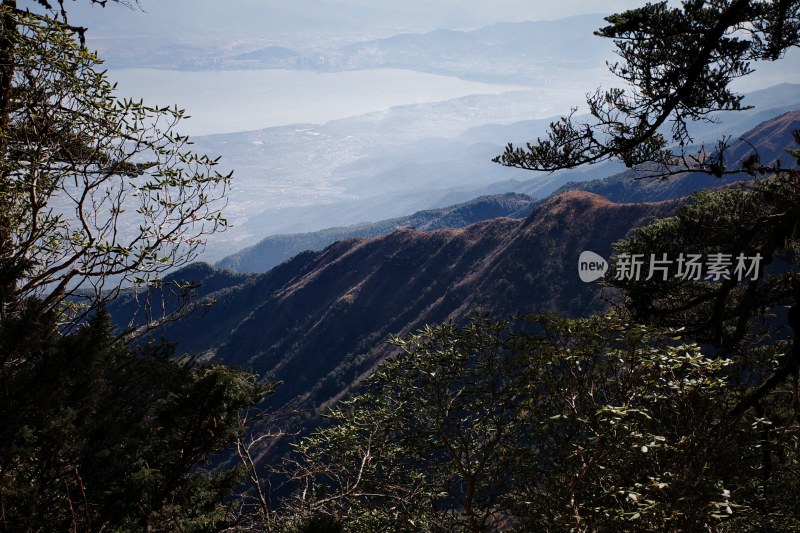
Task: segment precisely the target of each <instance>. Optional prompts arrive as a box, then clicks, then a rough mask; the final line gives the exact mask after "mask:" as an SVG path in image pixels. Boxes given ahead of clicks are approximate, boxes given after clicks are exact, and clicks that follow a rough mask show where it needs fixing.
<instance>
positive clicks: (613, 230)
mask: <svg viewBox="0 0 800 533" xmlns="http://www.w3.org/2000/svg"><path fill="white" fill-rule="evenodd" d="M677 204H678V203H677V202H672V201H671V202H663V203H658V204H614V203H611V202H609V201H607V200H605V199H603V198H601V197H599V196H597V195H594V194H590V193H586V192H580V191H572V192H568V193H565V194H561V195H558V196H555V197H553V198H551V199H549V200H547V201H546V202H544V203H543V204H542V205H540V206H539V207H537V208H536V209H535V210H534V212H533V213H532V214H531V215H530V216H529V217H528V218H527V219H524V220H519V219H510V218H500V219H496V220H491V221H486V222H480V223H477V224H474V225H471V226H468V227H466V228H459V229H445V230H438V231H432V232H426V231H421V230H415V229H410V228H404V229H400V230H398V231H395V232H393V233H391V234H389V235H386V236H382V237H374V238H364V239H350V240H345V241H340V242H337V243H335V244H333V245H331V246H329V247H328V248H326V249H325V250H323V251H320V252H306V253H302V254H300V255H298V256H296V257H294V258H293V259H291V260H289V261H287V262H285V263H283V264H281V265H279V266H278V267H276V268H274V269H272V270H271V271H269V272H268V273H266V274H263V275H260V276H253V277H249V278H247V281H245V282H244V283H242V284H239V285H235V286H232V287H228V288H225V289H222V290H218V291H216V292H213V293H212V294H211V295H210V296H211V297H212V298H214V299H215V300H216V305H215V306H214V307H213V308H212V309H211V310H210V311H209V312H208V313H207V314H206V315H204V316H203V317H200V318H195V319H190V320H186V321H183V322H179V323H175V324H172V325H171V326H169V327H168V328H167V329H166V330H165V331H163V333H164V335H165V336H166V337H167V338H169V339H171V340H175V341H177V342H178V343H179V349H181V350H186V351H188V352H192V353H209V354H214V355H215V356H216V357H217V358H219V359H221V360H223V361H225V362H228V363H234V364H240V365H243V366H246V367H251V368H253V369H255V370H256V371H258V372H260V373H265V374H272V375H274V377H276V378H278V379H281V380H283V381H284V383H285V384H284V386H282V387H281V388H280V389H279V390H278V392H277V394H276V395H275V396H274V397H273V398H272V401H273V402H274V403H275V404H284V403H287V402H291V401H296V402H299V404H300V405H302V406H303V407H304V408H305V409H306V410H308V411H310V412H313V411H314V410H317V409H319V407H320V406H322V405H325V404H327V403H328V402H330V401H331V400H333V399H336V398H338V397H340V396H341V395H342V394H344V393H346V392H347V391H348V389H349V388H350V387H352V386H353V384H354V383H357V381H358V380H359V378H360V377H361V376H363V375H364V374H365V373H367V372H369V371H370V370H371V369H372V368H373V367H374V366H375V365H376V364H377V363H378V362H379V361H381V360H382V359H383V358H384V357H386V356H387V355H389V354H390V353H391V347H390V346H388V345H387V344H386V342H385V341H386V339H387V338H388V337H389V336H391V335H402V334H404V333H407V332H410V331H413V330H415V329H417V328H419V327H421V326H422V325H424V324H426V323H432V322H441V321H445V320H462V319H464V318H465V317H466V316H468V315H469V314H470V313H474V312H486V313H489V314H491V315H494V316H499V317H502V316H506V315H508V314H511V313H517V312H523V313H524V312H534V311H539V310H544V309H550V310H554V311H558V312H561V313H566V314H569V315H584V314H586V313H588V312H591V311H595V310H598V309H600V308H602V307H604V305H605V303H604V301H603V300H602V298H600V294H599V287H598V286H597V285H589V284H583V283H582V282H581V281H580V280H579V278H578V275H577V261H578V256H579V255H580V253H581V251H583V250H586V249H589V250H593V251H595V252H598V253H600V254H601V255H604V256H608V255H609V254H610V246H611V243H612V242H614V241H616V240H617V239H619V238H621V237H623V236H624V235H626V234H627V233H628V232H629V231H630V230H631V229H632V228H634V227H637V226H640V225H643V224H646V223H648V222H649V221H650V220H651V219H652V218H653V217H658V216H667V215H669V214H670V213H672V212H673V211H674V210H675V208H676V206H677Z"/></svg>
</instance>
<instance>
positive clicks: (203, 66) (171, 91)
mask: <svg viewBox="0 0 800 533" xmlns="http://www.w3.org/2000/svg"><path fill="white" fill-rule="evenodd" d="M507 3H508V4H509V6H510V5H511V4H514V6H513V8H514V10H513V11H503V10H502V9H497V10H494V9H492V10H488V12H487V9H486V6H485V5H484V4H483V3H480V2H475V3H471V4H464V5H463V6H462V7H460V8H457V7H456V6H455V5H451V4H449V3H447V2H440V3H434V4H425V5H423V4H422V3H413V2H412V3H411V4H408V5H404V6H391V7H381V8H377V7H374V6H372V5H369V6H367V5H365V4H363V3H360V2H356V1H352V2H342V3H333V2H330V3H329V2H320V3H318V4H315V6H314V9H310V6H305V4H303V3H302V2H301V3H299V4H297V5H295V4H293V5H292V6H285V5H280V6H278V5H271V4H272V3H259V6H258V7H256V5H255V4H254V3H252V2H246V1H244V0H241V1H238V2H233V3H230V4H226V5H225V8H224V9H222V8H220V7H219V6H218V5H216V4H215V3H212V2H202V3H200V4H198V3H193V4H191V8H189V6H188V4H186V2H168V3H163V4H161V3H158V4H157V3H149V2H144V3H142V7H143V9H144V12H141V11H136V10H133V11H128V10H125V9H123V8H120V6H112V9H108V10H101V9H96V8H91V7H89V6H88V5H87V6H83V5H82V6H79V7H78V8H77V9H76V10H75V12H74V13H73V15H72V16H73V19H74V20H76V21H79V22H82V21H87V25H88V26H90V27H91V28H92V31H91V32H90V33H89V44H90V47H96V48H97V49H98V50H99V51H100V53H101V56H102V57H103V58H104V59H105V60H106V61H107V65H108V67H109V69H110V70H109V76H110V77H111V79H113V80H115V81H117V82H118V92H119V94H120V95H122V96H128V97H133V98H144V99H145V101H146V102H148V103H151V104H158V105H165V104H170V105H172V104H178V105H179V106H180V107H182V108H185V109H186V110H187V114H188V115H189V116H190V117H191V118H189V119H188V120H186V121H185V122H184V123H183V124H182V126H181V130H182V131H183V132H185V133H189V134H191V135H192V136H193V137H194V141H195V143H196V145H197V146H196V147H197V148H198V150H200V151H204V152H207V153H209V154H211V155H213V156H221V157H222V160H221V161H222V168H223V169H224V170H228V169H233V170H235V179H234V185H233V189H232V191H231V194H230V195H229V206H228V209H227V216H228V218H229V220H230V222H231V223H232V227H231V228H230V229H229V230H228V231H227V232H226V233H224V234H222V235H217V236H215V238H214V239H212V240H211V241H210V242H209V246H208V249H207V251H206V253H205V255H204V256H203V259H205V260H207V261H216V260H219V259H221V258H222V257H224V256H225V255H228V254H231V253H234V252H236V251H238V250H239V249H241V248H244V247H246V246H250V245H253V244H255V243H256V242H258V241H259V240H260V239H262V238H264V237H267V236H269V235H274V234H284V233H296V232H303V231H316V230H320V229H323V228H327V227H334V226H342V225H348V224H356V223H362V222H375V221H378V220H384V219H386V218H391V217H400V216H404V215H408V214H411V213H413V212H415V211H418V210H421V209H430V208H439V207H445V206H447V205H452V204H454V203H458V202H463V201H467V200H470V199H472V198H475V197H477V196H480V195H482V194H493V193H505V192H523V193H526V194H530V195H532V196H533V197H539V198H541V197H544V196H546V195H547V194H550V193H552V192H553V191H554V190H555V189H556V188H558V186H559V185H561V184H563V183H564V182H565V181H567V180H569V179H577V180H583V179H589V178H594V177H602V176H605V175H608V174H611V173H613V171H615V170H619V167H614V166H611V167H606V168H589V169H584V171H583V172H582V173H574V174H573V175H570V176H566V175H564V174H561V175H554V176H532V175H530V174H529V173H526V172H523V171H518V170H514V169H508V168H503V167H500V166H499V165H496V164H494V163H492V162H491V158H492V157H494V156H496V155H498V154H499V153H500V152H501V151H502V149H503V147H504V146H505V144H506V143H507V142H514V143H516V144H521V143H524V142H526V141H529V140H533V139H534V138H535V137H536V135H539V134H542V133H543V132H544V131H545V129H546V127H547V124H548V123H549V122H550V121H551V120H552V119H554V118H555V117H557V116H559V115H563V114H566V113H568V112H569V111H570V108H571V107H572V106H580V104H581V102H583V101H584V98H585V94H586V92H587V91H590V90H593V88H595V87H597V86H598V85H602V86H610V85H611V84H613V83H614V80H613V76H611V74H610V73H609V71H608V69H607V67H606V64H605V62H606V61H607V60H608V59H609V58H610V57H612V54H611V50H612V44H613V43H611V42H610V41H609V40H607V39H601V38H599V37H595V36H594V35H593V34H592V31H593V30H594V29H597V28H599V27H601V26H603V25H604V24H605V22H604V21H603V16H604V15H603V14H602V12H603V11H605V13H610V12H612V11H614V10H619V9H624V8H626V7H629V5H635V2H601V3H592V5H591V6H589V7H587V6H586V5H585V4H581V3H578V2H573V3H568V4H565V5H564V6H561V8H560V9H558V10H556V9H553V8H552V7H551V6H545V5H543V3H533V4H524V5H523V4H522V3H515V2H507ZM111 12H113V14H112V13H111ZM512 13H513V14H512ZM112 15H113V16H112ZM307 15H308V16H307ZM520 17H524V18H520ZM301 20H302V22H300V21H301ZM211 21H213V23H212V22H211ZM166 24H169V25H170V30H169V31H166V30H165V28H164V26H165V25H166ZM198 28H203V29H202V32H199V30H198ZM201 36H202V38H200V37H201ZM134 42H135V43H136V45H135V46H134V45H133V43H134ZM790 61H794V59H793V56H792V57H790V58H789V59H787V60H785V61H783V62H782V63H781V69H783V70H781V71H779V72H776V71H775V70H774V69H773V70H772V71H767V72H765V74H764V77H763V79H762V80H760V81H759V80H758V79H755V78H754V81H751V80H748V85H747V86H743V88H742V89H743V90H753V89H756V88H763V87H766V86H767V85H772V84H774V83H780V82H783V81H800V75H798V74H795V73H793V72H792V71H791V70H789V69H788V68H787V66H788V65H789V64H790V63H789V62H790ZM794 72H800V68H798V69H796V70H795V71H794ZM581 111H582V109H580V108H579V112H581ZM754 121H755V119H753V120H751V122H754ZM749 125H752V124H749ZM744 129H746V128H744ZM534 178H536V179H537V180H538V181H535V180H534ZM523 182H525V185H520V184H521V183H523Z"/></svg>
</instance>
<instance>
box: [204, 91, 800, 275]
mask: <svg viewBox="0 0 800 533" xmlns="http://www.w3.org/2000/svg"><path fill="white" fill-rule="evenodd" d="M794 97H796V98H797V101H798V102H800V86H797V85H784V86H780V87H775V88H773V89H770V90H768V91H758V92H755V93H752V94H751V95H748V100H747V101H748V102H752V103H753V105H755V106H756V107H758V108H759V109H760V108H761V107H767V108H768V111H763V112H761V113H759V114H757V115H753V116H751V117H747V116H746V115H745V114H728V115H727V116H726V117H725V118H727V119H730V120H731V122H732V123H733V125H732V126H730V127H731V128H736V127H740V128H741V127H750V128H752V129H750V131H747V132H745V133H742V134H741V135H739V136H738V137H732V138H731V141H730V144H731V147H730V148H729V150H728V151H727V153H726V159H727V160H728V161H730V162H734V161H737V160H739V159H742V158H743V157H746V156H747V155H749V154H750V153H751V152H752V150H753V148H752V147H753V146H758V147H759V154H760V157H761V160H762V161H763V162H769V161H774V160H775V159H778V158H781V157H785V152H783V149H784V148H785V147H787V146H790V145H791V144H792V142H793V139H792V131H793V130H794V129H800V111H797V110H795V111H788V112H785V113H784V112H783V111H784V109H785V106H779V107H777V108H776V107H771V108H770V107H769V105H768V103H772V104H773V105H775V103H776V102H781V101H792V100H793V98H794ZM770 112H771V113H772V115H770V116H775V115H777V114H779V113H783V114H780V115H779V116H778V117H776V118H773V119H771V120H768V121H766V122H763V123H761V124H759V125H757V126H755V127H754V128H753V127H752V126H753V118H758V117H761V116H763V115H764V114H765V113H770ZM541 122H543V121H535V123H524V124H522V125H512V126H506V127H504V128H501V127H499V126H498V127H496V130H495V129H489V128H488V127H484V128H476V129H475V130H470V131H469V132H468V133H467V134H465V137H467V138H474V139H476V140H482V139H483V138H484V137H485V136H494V135H496V136H502V135H503V133H502V132H503V131H505V133H506V134H507V135H509V134H515V135H521V133H522V131H524V130H525V129H538V128H540V127H541V126H542V124H541ZM699 126H702V127H698V128H697V130H698V131H697V135H698V138H700V139H704V138H705V139H713V138H715V137H716V136H720V137H721V136H722V135H723V134H722V132H721V131H718V130H719V129H721V126H720V125H719V124H715V123H709V124H705V125H699ZM516 132H519V133H516ZM614 168H618V167H615V166H613V165H612V166H599V167H597V168H596V169H593V170H592V169H590V170H589V171H588V172H587V173H586V174H578V173H575V172H565V173H558V174H555V175H535V176H533V177H531V178H530V179H528V180H526V181H517V180H508V181H505V182H498V183H496V184H493V185H490V186H487V187H486V188H485V191H484V192H487V193H488V192H495V193H496V192H497V191H502V190H509V191H524V192H526V193H527V194H519V193H516V194H514V193H508V194H501V195H497V194H494V195H489V196H482V197H479V198H477V199H475V200H470V201H468V202H466V203H462V204H457V205H454V206H450V207H447V208H440V209H433V210H426V211H420V212H417V213H415V214H414V215H410V216H406V217H399V218H393V219H389V220H384V221H380V222H376V223H363V224H356V225H350V226H343V227H334V228H328V229H324V230H320V231H315V232H304V233H294V234H281V235H273V236H270V237H267V238H265V239H263V240H262V241H261V242H259V243H258V244H256V245H254V246H251V247H248V248H245V249H244V250H242V251H240V252H238V253H235V254H232V255H229V256H227V257H226V258H224V259H222V260H221V261H219V262H218V263H217V266H218V267H220V268H227V269H231V270H233V271H236V272H264V271H266V270H268V269H269V268H271V267H273V266H275V265H277V264H279V263H280V262H282V261H284V260H286V259H288V258H289V257H291V256H293V255H295V254H297V253H300V252H301V251H304V250H319V249H322V248H324V247H325V246H327V245H328V244H330V243H332V242H334V241H336V240H340V239H345V238H354V237H365V236H375V235H383V234H386V233H389V232H390V231H392V230H394V229H396V228H399V227H404V226H413V227H416V228H419V229H440V228H448V227H459V226H466V225H468V224H470V223H473V222H478V221H479V220H486V219H489V218H496V217H500V216H508V217H520V216H524V215H526V214H527V211H529V210H530V208H531V206H532V202H533V199H534V197H538V198H542V197H545V196H547V195H549V194H551V193H552V192H553V191H556V190H558V191H566V190H574V189H579V190H585V191H589V192H594V193H596V194H599V195H601V196H603V197H605V198H608V199H610V200H613V201H616V202H639V201H660V200H664V199H669V198H678V197H682V196H688V195H689V194H691V193H692V192H694V191H697V190H700V189H703V188H708V187H716V186H720V185H724V184H726V183H730V182H732V181H735V180H737V179H741V176H739V177H736V176H733V177H731V176H728V177H726V178H724V179H717V178H713V177H710V176H708V175H705V174H690V175H685V176H676V177H674V178H672V179H670V180H668V181H656V180H648V179H644V180H643V179H637V178H641V176H640V175H638V174H636V173H635V172H631V171H626V172H620V173H615V174H613V175H612V176H610V177H607V178H604V179H594V180H593V179H590V178H592V177H593V176H597V175H598V174H599V173H602V172H606V175H607V173H608V172H609V170H610V169H614ZM578 177H580V181H569V180H570V179H576V178H578ZM399 179H400V178H399V177H398V178H397V180H399ZM397 180H395V181H397ZM384 181H392V180H390V179H389V178H388V177H386V178H385V179H384ZM365 186H366V185H365ZM478 190H480V189H478ZM472 191H473V192H474V191H475V189H472ZM464 194H468V192H466V191H463V192H458V191H456V190H454V191H453V198H454V199H458V198H459V196H462V195H464ZM456 201H457V200H456Z"/></svg>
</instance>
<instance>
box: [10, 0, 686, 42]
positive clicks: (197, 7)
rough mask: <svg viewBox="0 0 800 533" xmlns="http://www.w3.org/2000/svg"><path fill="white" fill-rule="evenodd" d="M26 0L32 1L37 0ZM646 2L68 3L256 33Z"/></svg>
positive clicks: (86, 15)
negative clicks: (134, 9) (136, 8)
mask: <svg viewBox="0 0 800 533" xmlns="http://www.w3.org/2000/svg"><path fill="white" fill-rule="evenodd" d="M21 3H22V4H23V5H25V4H29V5H32V4H33V0H21ZM643 4H644V1H643V0H558V1H553V0H433V1H432V0H403V1H402V2H389V1H386V0H292V1H290V2H289V1H287V0H224V1H220V0H140V5H141V6H142V8H143V9H144V10H145V12H146V13H144V14H142V13H130V12H126V10H125V9H124V8H121V7H120V6H115V5H112V4H109V7H108V8H106V9H105V10H104V9H102V8H99V7H97V6H93V7H92V6H90V3H89V0H82V1H79V2H75V3H72V2H69V4H68V8H69V9H70V12H71V13H72V14H73V15H74V17H75V18H76V19H78V20H77V22H79V23H85V24H86V25H87V26H89V27H90V28H92V32H93V33H94V34H95V35H97V34H99V33H105V34H113V33H116V32H119V31H120V30H122V31H124V30H125V29H126V27H127V28H128V29H133V28H134V27H137V26H140V25H146V26H149V27H152V28H155V27H160V28H165V27H167V26H171V27H183V28H186V29H188V28H195V29H197V28H201V29H203V30H207V31H209V32H215V31H218V30H219V31H230V30H233V29H236V30H238V31H241V32H243V34H253V33H269V32H278V31H281V30H283V29H285V30H292V29H303V28H315V29H321V30H333V31H337V32H342V31H344V32H346V31H347V30H348V28H349V29H352V30H357V29H360V30H364V29H368V27H369V26H370V25H374V26H375V27H386V28H389V27H395V28H397V29H398V30H406V31H428V30H432V29H437V28H452V29H464V28H475V27H479V26H482V25H486V24H491V23H493V22H501V21H509V22H514V21H523V20H543V19H556V18H564V17H568V16H572V15H577V14H582V13H613V12H617V11H623V10H625V9H630V8H634V7H638V6H641V5H643ZM676 4H677V2H676Z"/></svg>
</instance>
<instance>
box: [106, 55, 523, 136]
mask: <svg viewBox="0 0 800 533" xmlns="http://www.w3.org/2000/svg"><path fill="white" fill-rule="evenodd" d="M109 78H110V79H111V80H112V81H116V82H117V83H118V94H119V95H120V96H124V97H131V98H135V99H137V100H138V99H140V98H144V100H145V103H147V104H149V105H160V106H164V105H170V106H171V105H174V104H178V106H179V107H181V108H184V109H186V110H187V113H188V114H189V115H190V116H191V117H192V118H191V119H190V120H187V121H185V122H184V123H183V124H182V127H181V128H180V131H181V132H182V133H188V134H191V135H206V134H212V133H231V132H235V131H248V130H256V129H261V128H266V127H270V126H281V125H286V124H294V123H314V124H321V123H325V122H328V121H330V120H334V119H338V118H345V117H350V116H356V115H362V114H364V113H369V112H373V111H381V110H384V109H388V108H390V107H392V106H398V105H404V104H415V103H423V102H436V101H441V100H449V99H452V98H459V97H462V96H467V95H471V94H499V93H504V92H508V91H514V90H520V89H525V87H520V86H514V85H496V84H490V83H480V82H472V81H466V80H462V79H460V78H455V77H450V76H440V75H436V74H426V73H421V72H415V71H410V70H401V69H375V70H357V71H347V72H330V73H327V72H326V73H318V72H313V71H295V70H232V71H231V70H219V71H174V70H158V69H141V68H137V69H118V70H109Z"/></svg>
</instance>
